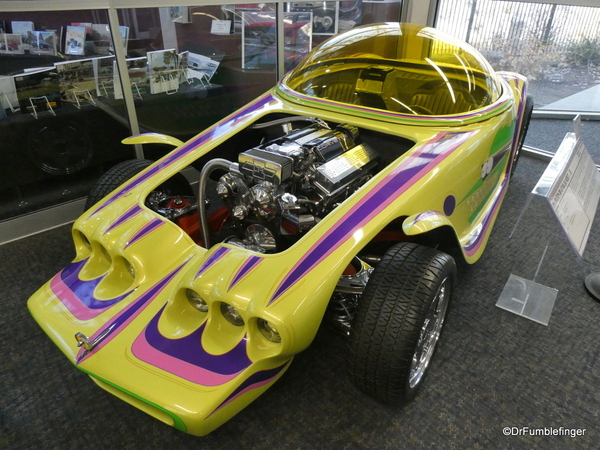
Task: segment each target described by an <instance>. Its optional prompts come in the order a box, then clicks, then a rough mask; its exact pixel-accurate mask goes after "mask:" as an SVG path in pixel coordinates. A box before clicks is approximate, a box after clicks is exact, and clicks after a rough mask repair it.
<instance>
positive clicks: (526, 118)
mask: <svg viewBox="0 0 600 450" xmlns="http://www.w3.org/2000/svg"><path fill="white" fill-rule="evenodd" d="M532 113H533V97H532V96H531V95H528V96H527V99H526V100H525V110H524V111H523V120H522V121H521V128H520V131H519V141H518V142H517V149H516V150H515V155H514V156H513V160H512V167H511V168H510V174H511V175H513V174H514V173H515V168H516V167H517V162H518V161H519V157H520V156H521V150H522V149H523V145H524V144H525V137H526V136H527V130H529V123H530V122H531V114H532Z"/></svg>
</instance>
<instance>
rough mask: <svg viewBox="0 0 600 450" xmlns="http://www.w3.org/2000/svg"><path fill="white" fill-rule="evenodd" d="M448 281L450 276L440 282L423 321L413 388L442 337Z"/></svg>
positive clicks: (412, 369) (411, 378) (413, 365)
mask: <svg viewBox="0 0 600 450" xmlns="http://www.w3.org/2000/svg"><path fill="white" fill-rule="evenodd" d="M448 282H449V278H448V277H447V278H445V279H444V280H443V281H442V283H441V284H440V287H439V288H438V291H437V293H436V295H435V297H434V299H433V301H432V302H431V305H430V307H429V310H428V312H427V315H426V317H425V321H424V322H423V326H422V328H421V333H420V335H419V340H418V342H417V347H416V348H415V352H414V354H413V358H412V363H411V367H410V376H409V385H410V387H411V388H413V387H414V386H416V385H417V384H419V382H420V381H421V379H422V378H423V375H424V374H425V371H426V370H427V367H428V366H429V361H430V360H431V357H432V356H433V351H434V349H435V346H436V344H437V341H438V339H439V337H440V333H441V331H442V327H443V325H444V317H445V315H446V309H447V308H448V300H449V298H450V295H449V294H450V292H449V288H448Z"/></svg>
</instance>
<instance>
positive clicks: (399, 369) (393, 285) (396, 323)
mask: <svg viewBox="0 0 600 450" xmlns="http://www.w3.org/2000/svg"><path fill="white" fill-rule="evenodd" d="M455 278H456V264H455V262H454V259H453V258H452V257H451V256H449V255H447V254H445V253H442V252H439V251H437V250H434V249H431V248H429V247H424V246H422V245H417V244H413V243H409V242H401V243H398V244H395V245H394V246H392V247H391V248H390V249H389V250H388V251H387V252H386V254H385V255H384V257H383V258H382V260H381V262H380V263H379V265H378V266H377V267H376V268H375V270H374V271H373V274H372V275H371V277H370V279H369V282H368V283H367V286H366V287H365V291H364V293H363V295H362V298H361V299H360V301H359V304H358V307H357V310H356V312H355V315H354V318H353V322H352V327H351V330H350V335H349V337H348V355H347V356H348V357H347V372H348V377H349V378H350V381H352V383H353V384H354V385H355V386H356V387H358V388H359V389H360V390H362V391H363V392H365V393H367V394H369V395H370V396H372V397H374V398H376V399H377V400H379V401H381V402H383V403H386V404H392V405H400V404H403V403H406V402H407V401H409V400H411V399H412V398H413V397H414V396H415V395H416V394H417V392H418V390H419V387H420V386H421V384H422V381H423V375H424V374H425V372H426V370H427V368H428V366H429V362H430V360H431V356H432V355H433V351H434V350H435V346H436V343H437V340H438V338H439V333H440V332H441V328H442V326H443V324H444V318H445V315H446V311H447V307H448V303H449V301H450V296H451V292H452V287H453V285H454V281H455ZM434 312H437V315H432V314H433V313H434ZM432 326H433V327H434V328H435V333H433V332H432V333H429V331H433V330H429V329H430V328H431V327H432ZM424 337H425V338H431V341H429V340H427V342H428V343H429V344H430V345H429V346H427V350H428V351H427V354H425V353H423V350H425V348H424V342H425V341H424V340H423V338H424ZM416 356H419V357H421V356H422V357H424V358H425V357H426V358H425V359H426V360H425V359H423V360H421V359H420V358H419V361H418V362H417V361H415V362H413V358H414V357H416ZM421 363H423V364H421ZM417 368H421V369H422V370H421V371H420V375H419V376H418V377H416V375H417V370H416V369H417ZM411 375H412V378H411Z"/></svg>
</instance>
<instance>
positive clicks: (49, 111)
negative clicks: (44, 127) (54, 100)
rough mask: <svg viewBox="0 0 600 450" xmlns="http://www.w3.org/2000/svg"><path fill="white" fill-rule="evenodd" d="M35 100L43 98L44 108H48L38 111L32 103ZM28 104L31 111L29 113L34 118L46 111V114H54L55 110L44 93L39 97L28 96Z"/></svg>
mask: <svg viewBox="0 0 600 450" xmlns="http://www.w3.org/2000/svg"><path fill="white" fill-rule="evenodd" d="M35 100H44V104H45V105H46V108H48V109H46V110H44V111H38V110H37V107H36V105H35V103H34V101H35ZM29 104H30V105H31V109H32V111H33V112H32V113H31V115H32V116H33V117H35V118H36V119H37V118H38V117H39V115H40V114H42V113H48V114H52V115H53V116H56V111H54V108H52V105H51V104H50V100H48V97H46V96H45V95H41V96H39V97H29Z"/></svg>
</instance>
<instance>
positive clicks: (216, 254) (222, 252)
mask: <svg viewBox="0 0 600 450" xmlns="http://www.w3.org/2000/svg"><path fill="white" fill-rule="evenodd" d="M228 252H229V249H228V248H227V247H219V248H217V250H215V252H214V253H213V254H212V255H210V256H209V257H208V258H207V260H206V261H204V263H202V265H201V266H200V268H199V269H198V272H196V276H195V277H194V278H198V277H199V276H200V275H202V273H203V272H204V271H205V270H207V269H208V268H209V267H211V266H212V265H213V264H214V263H216V262H217V261H218V260H219V259H221V258H222V257H223V256H225V254H226V253H228Z"/></svg>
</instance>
